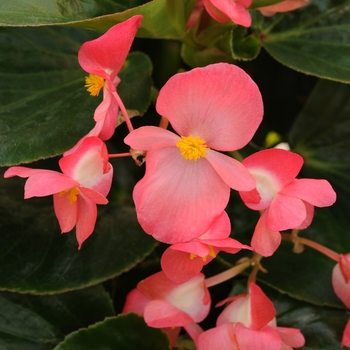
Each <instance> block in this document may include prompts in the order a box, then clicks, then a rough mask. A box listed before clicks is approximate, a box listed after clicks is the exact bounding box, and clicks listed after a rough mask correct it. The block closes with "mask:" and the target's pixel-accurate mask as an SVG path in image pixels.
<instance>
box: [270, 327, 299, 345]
mask: <svg viewBox="0 0 350 350" xmlns="http://www.w3.org/2000/svg"><path fill="white" fill-rule="evenodd" d="M276 330H277V332H278V334H279V336H280V337H281V339H282V341H283V343H285V344H286V345H288V346H290V347H291V349H292V348H301V347H302V346H304V344H305V338H304V336H303V335H302V334H301V332H300V329H297V328H285V327H276Z"/></svg>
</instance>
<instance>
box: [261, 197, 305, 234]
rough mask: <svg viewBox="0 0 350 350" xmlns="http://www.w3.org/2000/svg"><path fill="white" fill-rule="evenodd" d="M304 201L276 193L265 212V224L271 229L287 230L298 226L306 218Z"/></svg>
mask: <svg viewBox="0 0 350 350" xmlns="http://www.w3.org/2000/svg"><path fill="white" fill-rule="evenodd" d="M306 216H307V212H306V207H305V203H304V201H302V200H301V199H299V198H292V197H287V196H284V195H280V194H278V195H277V196H276V198H275V199H274V200H273V201H272V203H271V205H270V207H269V209H268V210H267V213H266V226H267V227H268V228H269V229H270V230H273V231H283V230H289V229H292V228H295V227H298V226H300V225H301V224H302V223H303V222H304V220H305V219H306Z"/></svg>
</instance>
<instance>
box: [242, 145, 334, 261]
mask: <svg viewBox="0 0 350 350" xmlns="http://www.w3.org/2000/svg"><path fill="white" fill-rule="evenodd" d="M242 163H243V164H244V166H245V167H246V168H247V169H248V170H249V171H250V173H251V174H252V175H253V176H254V178H255V180H256V183H257V188H256V189H254V190H253V191H249V192H243V191H241V192H240V196H241V198H242V200H243V201H244V203H245V205H246V206H247V207H249V208H250V209H253V210H260V211H263V213H262V215H261V216H260V219H259V221H258V223H257V225H256V227H255V231H254V234H253V237H252V241H251V246H252V248H253V249H254V251H256V252H257V253H259V254H261V255H263V256H270V255H272V254H273V253H274V252H275V250H276V249H277V248H278V246H279V245H280V242H281V235H280V233H279V231H282V230H288V229H305V228H306V227H308V226H309V225H310V223H311V221H312V219H313V215H314V206H317V207H327V206H330V205H332V204H333V203H334V202H335V200H336V194H335V192H334V190H333V188H332V186H331V185H330V184H329V182H328V181H326V180H316V179H296V176H297V175H298V173H299V171H300V169H301V167H302V165H303V163H304V161H303V158H302V157H301V156H300V155H298V154H296V153H293V152H289V151H286V150H283V149H276V148H274V149H267V150H263V151H260V152H256V153H254V154H252V155H251V156H249V157H247V158H246V159H244V160H243V162H242Z"/></svg>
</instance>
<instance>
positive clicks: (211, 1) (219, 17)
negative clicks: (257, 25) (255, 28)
mask: <svg viewBox="0 0 350 350" xmlns="http://www.w3.org/2000/svg"><path fill="white" fill-rule="evenodd" d="M251 3H252V0H203V4H204V6H205V9H206V10H207V12H208V13H209V15H210V16H211V17H212V18H214V19H215V20H216V21H218V22H220V23H225V22H228V21H232V22H233V23H236V24H239V25H241V26H243V27H250V26H251V24H252V19H251V17H250V14H249V11H248V7H249V6H250V5H251Z"/></svg>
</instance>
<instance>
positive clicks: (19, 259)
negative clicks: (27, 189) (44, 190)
mask: <svg viewBox="0 0 350 350" xmlns="http://www.w3.org/2000/svg"><path fill="white" fill-rule="evenodd" d="M1 177H2V176H1ZM23 182H24V181H23V180H22V179H18V178H11V179H3V178H2V179H0V194H1V195H0V231H1V235H0V289H2V290H10V291H15V292H30V293H35V294H43V293H56V292H64V291H69V290H74V289H80V288H84V287H86V286H91V285H95V284H98V283H100V282H102V281H105V280H108V279H110V278H113V277H115V276H117V275H120V274H121V273H122V272H125V271H127V270H129V269H130V268H132V267H133V266H135V265H136V264H137V263H139V262H140V261H142V260H143V259H144V258H145V257H146V256H147V255H148V254H149V253H150V252H151V251H152V250H153V249H154V248H155V246H156V245H157V242H156V241H155V240H154V239H153V238H152V237H150V236H149V235H147V234H145V233H144V232H143V230H142V229H141V227H140V226H139V224H138V222H137V220H136V215H135V210H134V208H132V207H125V206H124V207H120V206H116V205H114V204H113V203H109V204H108V205H107V206H99V214H98V219H97V224H96V228H95V231H94V232H93V234H92V235H91V236H90V237H89V238H88V239H87V240H86V241H85V242H84V244H83V246H82V248H81V250H78V249H77V241H76V237H75V232H74V230H73V231H72V232H70V233H68V234H64V235H61V234H60V230H59V227H58V223H57V219H56V218H55V216H54V210H53V205H52V197H51V198H48V197H45V198H33V199H29V200H23Z"/></svg>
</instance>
